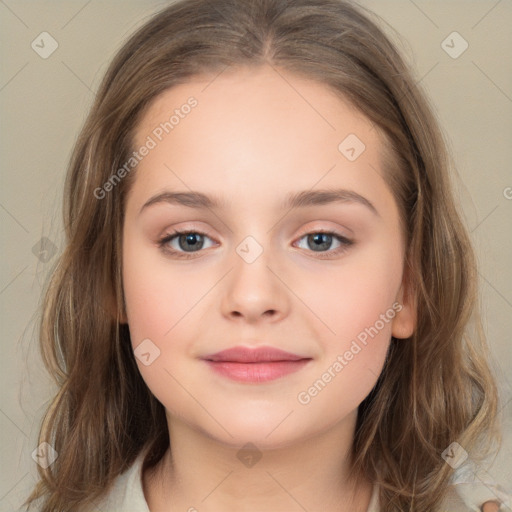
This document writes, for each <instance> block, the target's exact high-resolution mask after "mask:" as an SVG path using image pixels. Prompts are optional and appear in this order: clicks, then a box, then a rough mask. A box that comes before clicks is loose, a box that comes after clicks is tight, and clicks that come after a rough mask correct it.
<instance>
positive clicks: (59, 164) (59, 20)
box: [0, 0, 512, 511]
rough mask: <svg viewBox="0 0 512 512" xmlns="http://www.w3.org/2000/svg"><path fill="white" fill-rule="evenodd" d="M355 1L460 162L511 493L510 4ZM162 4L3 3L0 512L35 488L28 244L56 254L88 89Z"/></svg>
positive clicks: (45, 381)
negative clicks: (391, 46) (43, 47)
mask: <svg viewBox="0 0 512 512" xmlns="http://www.w3.org/2000/svg"><path fill="white" fill-rule="evenodd" d="M362 3H363V5H365V6H367V7H369V8H371V9H373V10H374V11H375V12H376V13H378V14H379V15H381V16H382V17H383V18H384V20H385V21H386V22H387V24H388V26H386V30H388V31H389V33H390V35H391V36H392V37H393V38H394V39H395V40H396V41H397V42H398V44H399V46H400V48H402V50H403V51H404V52H405V54H406V55H407V57H408V59H409V60H410V61H411V63H412V64H413V66H414V69H415V73H416V76H417V78H418V80H419V81H421V84H422V86H424V87H425V89H426V90H427V91H428V93H429V94H430V96H431V98H432V101H433V103H434V105H435V108H436V110H437V113H438V116H439V118H440V120H441V123H442V126H443V128H444V130H445V132H446V134H447V137H448V139H449V141H450V144H451V148H452V151H453V154H454V156H455V158H456V161H457V163H458V165H459V177H458V179H457V189H458V193H459V194H460V199H461V202H462V206H463V210H464V214H465V217H466V220H467V223H468V226H469V229H470V231H471V235H472V238H473V240H474V242H475V244H476V247H477V252H478V257H479V262H480V265H481V267H480V275H481V292H482V293H481V296H482V311H483V314H484V322H485V327H486V331H487V334H488V337H489V342H490V345H491V349H492V356H493V366H494V369H495V372H496V375H497V377H498V380H499V383H500V388H501V393H502V405H501V407H502V414H503V417H504V420H505V425H506V427H505V430H506V440H505V445H504V447H503V449H502V451H501V453H500V455H499V457H498V459H497V461H496V463H495V464H494V465H493V466H492V467H491V468H489V474H490V476H491V477H492V478H494V479H495V480H497V481H498V482H500V483H501V484H502V485H508V486H509V488H510V483H509V482H512V469H511V463H510V461H511V460H512V440H511V438H512V433H511V430H512V402H511V398H512V372H511V369H512V350H511V347H512V345H511V336H510V332H511V330H512V279H511V275H512V272H511V269H510V265H511V263H512V241H511V240H512V237H511V233H512V172H511V161H512V154H511V153H512V144H511V141H512V58H511V57H512V55H511V53H512V52H511V50H512V35H511V30H510V27H511V26H512V2H510V1H509V0H501V1H497V0H485V1H484V0H481V1H426V0H415V1H412V0H400V1H398V0H393V1H387V0H386V1H383V0H380V1H378V0H364V1H362ZM165 4H166V2H156V1H148V0H146V1H141V0H138V1H135V0H129V1H128V0H122V1H121V0H116V1H112V0H110V1H100V0H90V1H87V0H81V1H70V0H66V1H63V0H59V1H57V0H52V1H41V0H38V1H34V0H31V1H14V0H5V1H0V34H1V36H0V37H1V39H2V47H1V48H2V49H1V58H2V67H1V75H0V104H1V109H2V115H3V117H2V119H3V122H2V125H1V142H0V144H1V148H0V151H1V155H2V160H1V162H2V164H1V169H2V174H1V179H2V186H1V189H0V226H1V239H2V242H3V243H2V248H3V250H2V265H1V269H0V300H1V326H2V331H1V332H2V339H1V347H2V358H1V360H0V365H1V370H0V385H1V390H2V393H1V403H0V432H1V436H2V437H1V440H2V442H1V444H0V451H1V460H2V462H3V463H2V473H1V478H0V510H1V511H12V510H16V509H17V508H18V506H19V504H20V503H21V500H22V498H24V497H25V496H26V493H27V492H28V489H29V488H30V487H31V486H32V485H33V482H34V479H35V476H36V474H37V473H36V466H35V462H34V461H33V460H32V458H31V453H32V451H33V450H34V449H35V448H36V445H37V432H38V428H39V421H40V419H41V416H42V413H43V411H44V409H45V408H46V406H47V404H48V399H49V398H50V394H51V392H52V387H51V382H50V380H49V378H48V376H47V375H46V374H45V372H44V369H43V367H42V363H41V360H40V356H39V353H38V348H37V343H36V331H37V321H38V311H37V307H38V301H39V300H40V293H41V289H42V285H43V284H44V282H45V279H46V277H47V275H48V272H49V271H50V270H51V269H52V267H53V265H54V263H55V261H56V254H55V255H53V256H52V257H51V258H50V259H49V260H48V261H46V262H45V261H44V259H43V260H42V259H41V258H38V257H36V254H37V244H38V242H39V241H40V239H41V238H42V237H43V236H44V237H47V238H48V239H49V240H51V242H52V243H53V244H55V246H56V249H57V254H58V251H60V250H61V249H62V238H61V233H62V227H61V223H62V221H61V210H60V205H61V194H62V185H63V180H64V175H65V169H66V164H67V161H68V158H69V156H70V152H71V149H72V146H73V143H74V141H75V139H76V137H77V135H78V132H79V129H80V127H81V124H82V122H83V120H84V118H85V115H86V112H87V108H88V106H89V105H90V103H91V101H92V99H93V96H94V91H95V90H96V88H97V86H98V84H99V80H100V78H101V76H102V74H103V73H104V71H105V70H106V67H107V65H108V63H109V61H110V59H111V58H112V56H113V54H114V53H115V52H116V50H117V49H119V47H120V45H121V44H122V42H123V41H124V40H125V38H126V37H127V36H128V35H129V34H130V33H131V32H132V31H133V30H134V29H135V28H136V26H138V25H139V24H141V23H142V22H144V21H145V20H146V19H147V18H148V16H150V15H151V14H152V13H153V12H154V11H155V10H157V9H159V8H160V7H163V6H164V5H165ZM44 31H46V32H49V33H50V34H51V36H52V37H53V38H54V39H55V40H56V41H57V42H58V49H57V50H56V51H55V52H54V53H53V54H52V55H51V56H50V57H48V58H47V59H43V58H41V57H40V56H39V55H38V54H37V53H36V52H35V51H34V50H33V49H32V48H31V43H32V41H33V40H34V39H36V37H37V36H38V35H39V34H40V33H41V32H44ZM395 31H396V32H395ZM453 31H457V32H458V33H459V34H460V35H461V36H462V37H463V38H464V39H465V40H466V41H467V42H468V44H469V47H468V49H467V50H466V51H465V52H464V53H462V55H460V56H459V57H458V58H456V59H454V58H452V57H450V56H449V55H448V54H447V53H446V52H445V51H444V50H443V48H442V46H441V43H442V41H443V40H445V38H446V37H447V36H448V35H449V34H451V33H452V32H453ZM460 43H461V40H457V41H456V43H455V48H460V46H457V45H459V44H460ZM450 44H451V43H450ZM34 247H36V249H34ZM34 253H35V254H34ZM48 255H51V252H49V253H48ZM79 463H80V462H79V460H77V464H79Z"/></svg>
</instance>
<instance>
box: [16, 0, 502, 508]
mask: <svg viewBox="0 0 512 512" xmlns="http://www.w3.org/2000/svg"><path fill="white" fill-rule="evenodd" d="M373 17H374V16H373V15H372V14H371V13H369V12H365V10H364V9H363V8H362V7H359V6H356V5H354V4H353V3H350V2H348V1H341V0H185V1H183V0H182V1H179V2H177V3H173V4H171V5H170V6H168V7H167V8H165V9H164V10H162V11H161V12H159V13H157V14H156V15H155V16H154V17H153V18H152V19H151V20H150V21H149V22H147V23H146V24H145V25H144V26H142V28H140V29H139V30H138V31H137V32H136V33H135V34H134V35H133V36H132V37H131V38H130V39H129V40H128V41H127V42H126V44H125V45H124V47H123V48H122V49H121V50H120V51H119V52H118V54H117V55H116V56H115V58H114V60H113V61H112V63H111V65H110V67H109V69H108V70H107V73H106V75H105V77H104V79H103V82H102V83H101V86H100V88H99V91H98V93H97V96H96V98H95V101H94V104H93V106H92V108H91V111H90V113H89V116H88V118H87V120H86V122H85V125H84V127H83V129H82V131H81V133H80V136H79V138H78V140H77V142H76V146H75V148H74V152H73V155H72V158H71V161H70V165H69V169H68V174H67V179H66V185H65V195H64V224H65V228H66V237H67V240H66V242H67V244H66V247H65V250H64V251H63V254H62V255H61V256H60V259H59V261H58V265H57V266H56V269H55V271H54V273H53V275H52V277H51V280H50V281H49V284H48V286H47V290H46V294H45V300H44V308H43V314H42V321H41V328H40V346H41V352H42V357H43V361H44V363H45V365H46V367H47V369H48V371H49V372H50V374H51V375H52V376H53V378H54V379H55V381H56V383H57V385H58V386H59V391H58V393H57V395H56V396H55V398H54V399H53V402H52V403H51V405H50V407H49V409H48V411H47V413H46V415H45V417H44V420H43V423H42V426H41V431H40V437H39V441H40V442H43V441H46V442H48V443H50V444H51V445H52V446H53V447H54V448H55V450H56V451H57V452H58V454H59V456H58V458H57V459H56V460H55V462H54V463H53V464H52V465H51V466H49V467H48V468H47V469H43V468H41V467H38V471H39V475H40V481H39V482H38V484H37V486H36V488H35V489H34V491H33V492H32V494H31V495H30V496H29V498H28V499H27V501H26V502H25V504H27V503H29V504H30V503H31V502H32V501H34V500H36V499H38V498H41V499H44V504H43V506H42V508H41V509H40V510H41V512H60V511H62V512H64V511H68V510H77V509H79V507H81V506H83V505H85V504H90V503H93V501H94V500H96V499H97V498H99V497H101V496H102V495H103V494H104V493H106V492H107V491H108V490H109V489H110V488H111V486H112V484H113V481H114V479H115V478H116V477H117V476H118V475H119V474H121V473H122V472H123V471H125V470H126V469H127V468H128V467H129V466H130V465H131V464H132V463H133V462H134V460H135V458H136V457H137V455H138V454H139V453H141V451H142V450H145V449H148V455H147V457H146V459H145V462H144V469H146V468H150V467H153V466H154V465H156V464H157V463H158V461H160V459H161V458H162V456H163V455H164V453H165V451H166V450H167V449H168V448H169V437H168V430H167V423H166V419H165V410H164V407H163V405H162V404H161V403H160V402H158V401H157V399H156V398H155V397H154V396H153V395H152V393H151V392H150V390H149V389H148V387H147V386H146V384H145V383H144V381H143V379H142V377H141V375H140V373H139V370H138V367H137V365H136V362H135V359H134V355H133V350H132V348H131V341H130V336H129V330H128V326H127V325H126V324H124V323H122V321H121V318H124V316H123V315H124V308H125V304H124V298H123V285H122V279H121V268H122V253H121V247H122V245H121V235H122V226H123V217H124V208H125V200H126V195H127V192H128V190H129V188H130V186H131V184H132V183H133V179H134V176H135V175H136V169H135V170H133V171H132V172H131V173H130V174H129V176H127V177H126V178H124V179H123V180H121V181H120V182H119V183H118V184H117V186H116V187H115V190H114V191H112V192H111V193H109V194H107V195H106V196H105V197H104V198H103V199H97V198H96V196H95V194H94V191H95V190H96V189H98V188H99V187H102V185H103V184H104V183H105V182H106V181H107V180H108V179H109V178H110V177H111V175H112V174H113V173H114V172H115V171H116V170H117V169H119V168H120V167H121V166H122V165H123V163H124V162H126V161H127V160H128V158H129V156H130V154H131V153H132V151H133V150H134V147H133V141H134V133H135V130H136V128H137V126H138V123H139V122H140V120H141V118H142V116H143V114H144V112H146V111H147V109H148V107H149V105H150V104H151V103H152V102H153V101H154V100H155V98H157V96H158V95H159V94H160V93H162V92H163V91H166V90H167V89H169V88H171V87H173V86H175V85H178V84H182V83H186V82H187V81H190V80H192V79H193V78H194V77H195V76H199V75H204V74H205V73H206V74H211V76H212V77H213V76H215V74H218V73H220V72H221V71H223V70H224V69H226V68H227V67H232V68H233V69H234V70H236V68H237V67H240V66H244V67H245V66H260V65H262V64H267V65H271V66H273V67H274V68H275V69H282V70H286V71H288V72H290V73H292V74H295V75H296V76H298V77H299V76H300V77H306V78H309V79H313V80H316V81H318V82H319V83H322V84H324V85H325V86H326V87H328V88H330V89H331V90H332V91H334V92H335V93H336V94H338V95H339V97H340V98H342V99H344V100H346V101H348V102H349V103H351V104H352V105H353V106H355V107H356V108H357V109H358V110H359V111H360V112H361V113H363V114H364V115H365V116H366V117H367V118H368V119H369V120H370V121H371V122H372V123H374V125H375V126H376V127H377V129H378V130H379V132H380V133H381V134H382V136H383V137H385V139H386V140H387V141H388V145H389V150H388V154H387V157H386V162H387V165H386V169H385V171H386V172H385V178H386V180H387V182H388V184H389V186H390V189H391V190H392V192H393V194H394V197H395V199H396V202H397V204H398V207H399V209H400V213H401V221H402V226H403V228H404V232H405V235H406V237H405V239H406V259H405V269H406V274H407V276H408V283H409V293H411V294H412V296H413V297H414V303H415V304H416V308H417V326H416V329H415V333H414V335H413V336H412V337H411V338H409V339H407V340H397V339H394V338H393V339H392V340H391V345H390V349H389V352H388V357H387V359H386V364H385V366H384V369H383V372H382V374H381V375H380V377H379V380H378V382H377V384H376V386H375V388H374V389H373V390H372V392H371V393H370V395H369V396H368V397H367V398H366V399H365V400H364V401H363V402H362V403H361V405H360V406H359V414H358V422H357V428H356V432H355V439H354V445H353V451H352V458H351V463H352V467H353V473H354V474H360V475H363V474H364V475H366V477H367V478H369V479H371V480H372V481H374V482H377V483H379V484H380V495H379V499H380V504H381V510H383V511H386V512H388V511H392V510H414V511H424V512H427V511H428V512H431V511H433V510H436V507H438V506H439V504H440V502H441V500H442V498H443V496H444V495H445V492H446V490H447V486H448V483H449V478H450V477H451V475H452V472H453V470H452V468H451V467H450V466H449V465H448V464H446V463H445V461H444V460H443V458H442V457H441V453H442V452H443V450H445V448H447V447H448V446H449V445H450V443H452V442H453V441H457V442H458V443H460V444H461V445H462V446H463V447H464V448H465V449H466V451H468V452H470V454H471V456H472V457H473V458H474V457H476V455H477V452H476V449H477V447H478V446H480V444H481V443H480V441H481V439H483V438H487V437H489V436H492V433H493V432H494V430H495V429H494V426H495V417H496V408H497V405H496V404H497V395H496V385H495V383H494V381H493V378H492V375H491V373H490V370H489V367H488V363H487V348H486V345H485V340H484V336H483V333H482V329H481V328H480V324H479V320H478V314H477V310H478V307H477V306H478V304H477V289H476V270H475V260H474V256H473V252H472V248H471V244H470V241H469V238H468V234H467V231H466V229H465V227H464V226H463V224H462V222H461V220H460V215H459V214H458V213H457V209H456V207H455V204H454V199H453V195H452V192H451V185H450V178H449V172H450V169H451V168H453V165H452V163H451V162H450V159H449V156H448V154H447V151H446V149H445V142H444V139H443V136H442V134H441V132H440V130H439V128H438V123H437V120H436V119H435V117H434V115H433V113H432V109H431V107H430V106H429V104H428V101H427V100H426V98H425V95H424V93H422V91H421V90H420V87H419V86H418V84H417V83H415V80H414V78H413V77H412V75H411V72H410V70H409V69H408V66H407V65H406V63H405V62H404V60H403V59H402V57H401V56H400V55H399V53H398V52H397V50H396V48H395V46H394V45H393V44H392V43H391V42H390V40H389V39H388V38H387V37H386V36H385V35H384V32H383V31H382V30H381V29H380V28H379V26H378V21H377V19H376V17H375V20H374V19H372V18H373ZM113 311H114V313H113ZM471 320H473V321H474V324H473V325H474V326H476V328H475V327H474V328H472V329H471V330H470V329H469V327H470V321H471Z"/></svg>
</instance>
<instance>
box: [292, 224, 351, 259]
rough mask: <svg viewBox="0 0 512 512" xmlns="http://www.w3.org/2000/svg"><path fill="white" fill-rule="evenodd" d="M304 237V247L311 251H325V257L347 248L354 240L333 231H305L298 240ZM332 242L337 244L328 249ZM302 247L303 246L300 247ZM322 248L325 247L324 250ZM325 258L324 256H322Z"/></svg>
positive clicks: (321, 252)
mask: <svg viewBox="0 0 512 512" xmlns="http://www.w3.org/2000/svg"><path fill="white" fill-rule="evenodd" d="M303 239H306V245H307V247H306V249H310V248H311V250H312V252H317V253H320V254H323V253H327V255H328V256H327V257H331V256H337V255H339V254H341V253H342V252H344V251H345V250H347V249H348V247H350V246H351V245H352V244H353V243H354V242H353V241H352V240H349V239H348V238H346V237H344V236H343V235H341V234H340V233H337V232H335V231H323V230H318V231H313V232H311V233H307V234H306V235H304V236H302V237H301V238H300V239H299V241H300V240H303ZM333 242H337V243H338V246H337V247H335V248H334V250H329V248H330V247H331V246H332V243H333ZM301 248H303V247H301ZM324 249H327V251H325V250H324ZM322 257H324V258H325V256H322Z"/></svg>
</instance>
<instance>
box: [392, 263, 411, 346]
mask: <svg viewBox="0 0 512 512" xmlns="http://www.w3.org/2000/svg"><path fill="white" fill-rule="evenodd" d="M395 301H396V303H397V305H398V304H399V305H400V307H397V308H396V311H397V313H396V315H395V317H394V318H393V322H392V324H391V333H392V336H393V337H394V338H398V339H406V338H410V337H411V336H412V335H413V333H414V330H415V328H416V322H417V307H416V295H415V293H414V290H413V286H412V282H411V278H410V272H409V271H408V270H407V266H406V267H405V268H404V273H403V276H402V284H401V286H400V289H399V290H398V293H397V296H396V299H395Z"/></svg>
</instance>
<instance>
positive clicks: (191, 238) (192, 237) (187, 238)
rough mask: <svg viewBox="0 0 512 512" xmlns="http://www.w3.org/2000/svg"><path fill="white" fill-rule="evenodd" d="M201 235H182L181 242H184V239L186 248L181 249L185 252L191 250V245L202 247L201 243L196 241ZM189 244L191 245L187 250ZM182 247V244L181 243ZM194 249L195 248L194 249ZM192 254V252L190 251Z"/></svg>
mask: <svg viewBox="0 0 512 512" xmlns="http://www.w3.org/2000/svg"><path fill="white" fill-rule="evenodd" d="M200 237H201V235H199V234H197V233H189V234H187V235H182V237H181V239H180V241H182V240H183V239H184V240H185V242H186V243H185V247H181V248H182V249H184V250H185V251H187V250H189V249H190V245H192V246H193V245H196V244H197V245H199V247H200V246H201V243H200V242H198V241H197V240H196V239H197V238H200ZM187 244H190V245H189V246H188V248H187ZM180 245H181V243H180ZM193 249H194V247H193ZM189 252H190V251H189Z"/></svg>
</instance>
